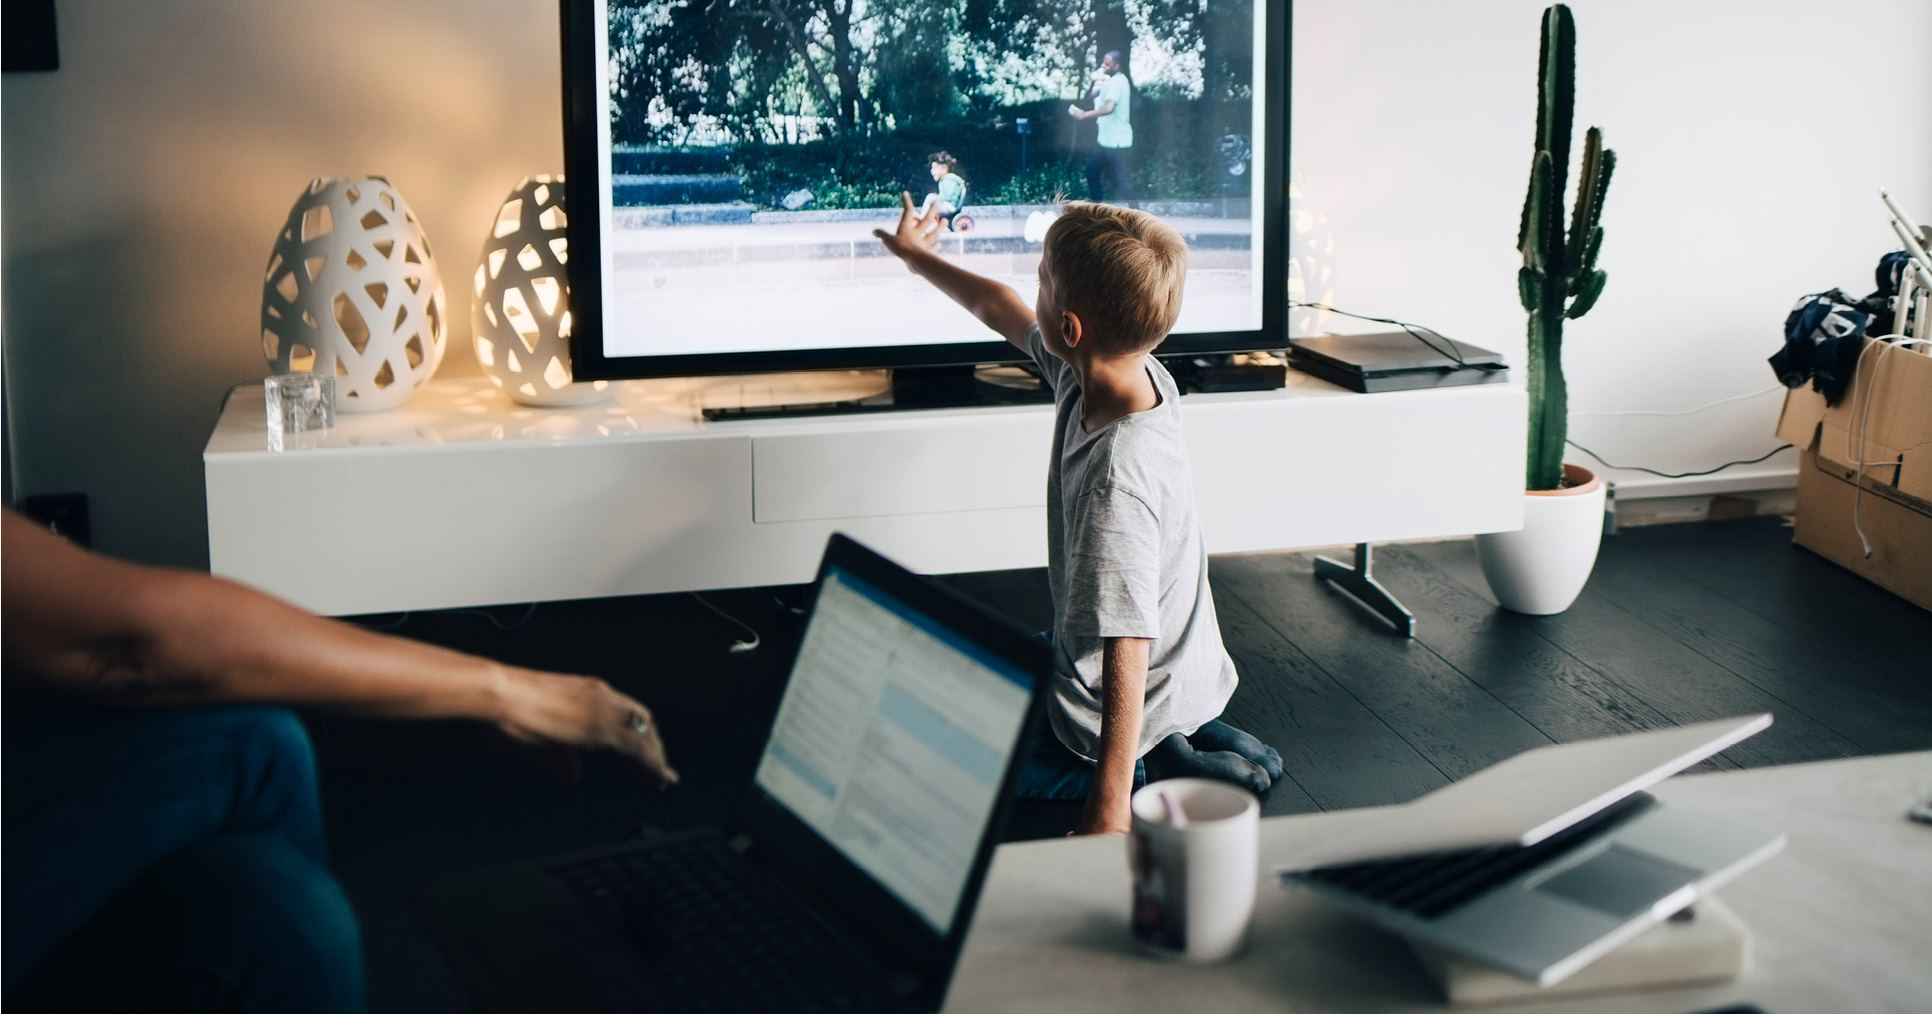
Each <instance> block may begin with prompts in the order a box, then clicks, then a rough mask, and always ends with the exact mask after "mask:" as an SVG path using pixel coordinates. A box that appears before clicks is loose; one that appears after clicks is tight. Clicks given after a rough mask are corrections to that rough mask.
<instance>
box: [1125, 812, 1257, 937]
mask: <svg viewBox="0 0 1932 1014" xmlns="http://www.w3.org/2000/svg"><path fill="white" fill-rule="evenodd" d="M1133 812H1134V829H1133V833H1132V834H1131V835H1129V836H1128V842H1127V857H1128V865H1129V868H1130V869H1131V871H1132V872H1133V877H1134V909H1133V931H1134V938H1135V939H1136V940H1138V941H1140V943H1141V945H1142V946H1144V947H1146V948H1148V949H1149V950H1152V951H1155V952H1156V953H1159V954H1164V955H1167V956H1170V957H1176V958H1181V959H1183V960H1186V961H1198V962H1211V961H1223V960H1226V959H1227V958H1229V957H1232V956H1233V955H1234V953H1235V952H1236V951H1239V950H1240V949H1241V944H1242V943H1243V941H1244V940H1245V939H1246V938H1247V934H1248V922H1249V920H1251V919H1252V918H1253V917H1254V905H1255V884H1256V881H1257V879H1258V877H1257V873H1258V871H1259V869H1260V857H1259V854H1258V853H1259V837H1260V827H1261V824H1260V821H1261V804H1260V803H1259V802H1257V801H1256V800H1255V797H1254V795H1253V793H1250V792H1248V791H1247V790H1245V789H1240V788H1237V787H1235V786H1233V785H1229V784H1227V783H1225V782H1217V781H1211V780H1209V779H1206V778H1172V779H1169V780H1167V781H1164V782H1154V783H1152V784H1150V785H1146V786H1144V787H1142V788H1141V789H1140V791H1138V792H1136V793H1134V799H1133Z"/></svg>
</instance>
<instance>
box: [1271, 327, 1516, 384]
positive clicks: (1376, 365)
mask: <svg viewBox="0 0 1932 1014" xmlns="http://www.w3.org/2000/svg"><path fill="white" fill-rule="evenodd" d="M1288 364H1289V365H1290V366H1292V367H1294V368H1295V369H1297V370H1301V371H1302V372H1304V373H1312V374H1314V375H1315V376H1317V377H1320V378H1322V379H1323V380H1326V381H1328V382H1329V383H1331V384H1338V385H1340V386H1342V387H1346V388H1348V389H1350V390H1352V391H1360V392H1362V393H1364V394H1376V393H1380V392H1382V391H1414V390H1420V389H1424V388H1432V387H1459V386H1462V385H1465V384H1492V383H1499V382H1501V381H1503V380H1506V379H1508V377H1509V367H1508V366H1506V365H1504V363H1503V357H1502V355H1501V354H1500V353H1496V352H1491V351H1490V350H1488V349H1485V348H1478V347H1476V346H1474V345H1469V344H1466V343H1464V342H1459V341H1456V340H1454V339H1451V338H1444V337H1441V336H1439V335H1435V334H1422V335H1416V334H1411V333H1409V332H1407V331H1389V332H1386V333H1382V334H1351V335H1317V336H1315V337H1313V338H1297V339H1295V340H1293V341H1291V342H1289V343H1288Z"/></svg>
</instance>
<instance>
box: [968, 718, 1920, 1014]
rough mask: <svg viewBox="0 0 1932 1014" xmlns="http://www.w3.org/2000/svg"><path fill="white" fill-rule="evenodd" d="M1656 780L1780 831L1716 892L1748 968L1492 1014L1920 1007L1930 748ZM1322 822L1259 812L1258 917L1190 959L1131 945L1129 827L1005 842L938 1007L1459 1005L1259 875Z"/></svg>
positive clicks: (1401, 957)
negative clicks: (1208, 952) (1244, 932)
mask: <svg viewBox="0 0 1932 1014" xmlns="http://www.w3.org/2000/svg"><path fill="white" fill-rule="evenodd" d="M1654 791H1655V794H1656V795H1657V796H1658V797H1659V798H1660V799H1663V800H1666V801H1668V802H1671V803H1682V804H1689V805H1696V806H1698V807H1701V808H1704V809H1706V810H1708V811H1711V812H1714V813H1720V814H1733V815H1735V816H1737V817H1738V818H1740V819H1749V820H1751V821H1752V822H1754V823H1758V824H1761V825H1763V826H1767V827H1776V828H1782V829H1783V830H1784V831H1785V832H1786V833H1787V834H1788V835H1789V843H1788V844H1787V846H1786V848H1785V850H1784V852H1782V853H1781V854H1779V855H1778V856H1776V857H1774V858H1772V859H1771V860H1769V861H1768V862H1766V863H1765V864H1764V865H1762V866H1760V867H1758V868H1756V869H1754V870H1751V871H1749V872H1747V873H1745V874H1744V875H1743V876H1742V877H1740V878H1739V879H1738V880H1736V881H1734V882H1732V883H1731V884H1729V885H1727V886H1726V887H1725V888H1724V889H1723V890H1722V891H1721V892H1719V894H1720V896H1721V897H1722V898H1723V899H1724V902H1725V904H1726V905H1728V906H1730V908H1731V909H1732V910H1733V911H1735V912H1736V913H1737V915H1738V918H1739V919H1741V920H1742V921H1743V922H1744V924H1745V925H1746V927H1748V928H1749V930H1750V932H1751V937H1752V940H1751V947H1752V958H1751V968H1750V969H1749V970H1748V971H1747V972H1746V973H1745V975H1744V976H1743V977H1742V978H1740V979H1739V980H1737V981H1736V982H1735V983H1732V984H1730V985H1727V986H1713V987H1704V988H1697V989H1683V990H1667V991H1657V992H1643V993H1621V994H1614V995H1605V996H1600V997H1595V998H1582V999H1577V1000H1572V1001H1569V1002H1565V1003H1551V1004H1515V1005H1510V1006H1507V1007H1498V1008H1489V1009H1494V1010H1498V1011H1504V1012H1526V1014H1527V1012H1540V1011H1565V1012H1569V1011H1618V1012H1624V1011H1636V1012H1641V1011H1659V1012H1675V1014H1684V1012H1689V1011H1704V1010H1710V1009H1713V1008H1721V1007H1725V1006H1729V1005H1733V1004H1747V1003H1748V1004H1756V1005H1757V1006H1759V1007H1762V1008H1763V1009H1764V1010H1766V1011H1771V1012H1777V1011H1859V1012H1879V1011H1913V1012H1924V1011H1927V1010H1932V826H1928V825H1925V824H1918V823H1914V822H1912V821H1910V820H1908V819H1907V818H1906V816H1905V813H1906V811H1907V810H1908V809H1910V808H1911V806H1912V804H1914V803H1915V802H1917V801H1919V800H1921V799H1924V798H1925V797H1926V796H1927V795H1932V751H1928V752H1924V753H1912V754H1895V755H1891V756H1884V757H1864V758H1857V759H1852V760H1841V761H1827V762H1821V763H1816V764H1800V765H1793V766H1790V767H1777V768H1759V769H1755V770H1751V771H1738V772H1726V773H1722V774H1713V775H1698V776H1685V777H1679V778H1673V779H1670V780H1669V781H1667V782H1665V783H1664V784H1663V785H1661V786H1659V787H1658V788H1657V789H1655V790H1654ZM1335 819H1337V816H1336V815H1332V814H1316V815H1307V816H1299V817H1279V818H1271V819H1269V820H1264V821H1263V822H1262V824H1261V861H1262V865H1263V871H1264V872H1263V876H1262V882H1261V888H1260V890H1261V896H1260V902H1259V906H1258V908H1257V910H1256V914H1255V922H1254V926H1253V929H1252V932H1251V935H1250V938H1249V942H1248V946H1247V949H1246V951H1245V952H1244V953H1243V954H1242V955H1241V956H1240V957H1238V958H1236V959H1235V960H1234V961H1232V962H1230V963H1228V964H1224V965H1210V966H1192V965H1183V964H1178V963H1174V962H1170V961H1165V960H1161V959H1158V958H1154V957H1149V956H1146V955H1144V954H1143V953H1142V952H1140V951H1138V950H1136V949H1135V948H1134V946H1133V944H1132V941H1131V940H1130V939H1129V937H1128V935H1127V914H1128V876H1127V858H1126V849H1125V839H1124V838H1122V837H1109V838H1085V839H1068V840H1065V841H1047V842H1028V843H1024V844H1016V845H1006V846H1002V847H1001V848H1000V849H999V851H998V853H997V854H996V855H995V858H994V862H993V867H992V876H991V877H990V879H989V880H988V882H987V885H986V891H985V893H984V894H983V895H982V897H981V899H980V903H979V912H978V917H977V919H976V920H975V922H974V925H973V929H972V933H971V935H970V936H969V937H968V938H967V942H966V952H965V955H964V957H963V959H962V960H961V963H960V967H959V973H958V975H957V976H956V977H955V978H954V981H953V985H952V992H951V994H950V995H949V997H948V1001H947V1006H946V1009H947V1010H949V1011H1000V1012H1015V1011H1061V1012H1081V1011H1096V1012H1098V1011H1107V1012H1127V1011H1158V1012H1162V1014H1168V1012H1181V1011H1212V1012H1217V1014H1218V1012H1240V1011H1288V1010H1293V1011H1329V1010H1336V1011H1340V1010H1374V1011H1442V1010H1449V1009H1452V1008H1449V1007H1448V1006H1447V1005H1446V1004H1444V1003H1443V1002H1442V1001H1441V1000H1439V999H1438V998H1437V996H1436V994H1435V992H1434V989H1433V987H1432V985H1431V984H1430V982H1429V980H1428V979H1426V978H1425V977H1424V975H1423V973H1422V971H1421V970H1420V969H1419V968H1418V967H1416V965H1415V963H1414V961H1413V960H1412V959H1411V958H1410V957H1409V954H1408V952H1407V950H1406V947H1405V946H1404V945H1403V944H1402V943H1401V942H1400V941H1399V940H1397V939H1396V938H1395V937H1393V936H1390V935H1388V934H1385V933H1383V932H1381V931H1379V930H1376V929H1373V928H1371V927H1369V926H1368V925H1367V924H1365V923H1361V922H1358V921H1356V920H1354V919H1351V918H1349V917H1348V916H1345V915H1342V914H1340V913H1337V912H1333V911H1331V910H1328V909H1326V908H1323V907H1321V906H1320V905H1319V903H1318V902H1316V901H1315V900H1314V899H1313V898H1311V897H1309V896H1307V895H1303V894H1300V893H1297V892H1292V891H1290V890H1288V889H1286V888H1283V887H1280V886H1279V885H1277V884H1276V883H1275V882H1274V880H1273V878H1272V877H1270V876H1268V875H1267V873H1266V870H1267V868H1268V867H1269V865H1270V864H1271V862H1272V861H1273V859H1278V858H1280V857H1281V856H1282V855H1283V854H1284V850H1290V849H1292V848H1293V847H1294V842H1295V841H1297V840H1306V839H1307V837H1308V836H1310V835H1319V834H1320V833H1321V828H1322V826H1323V825H1324V823H1326V822H1330V821H1333V820H1335ZM1342 819H1346V818H1342ZM1271 857H1272V858H1271Z"/></svg>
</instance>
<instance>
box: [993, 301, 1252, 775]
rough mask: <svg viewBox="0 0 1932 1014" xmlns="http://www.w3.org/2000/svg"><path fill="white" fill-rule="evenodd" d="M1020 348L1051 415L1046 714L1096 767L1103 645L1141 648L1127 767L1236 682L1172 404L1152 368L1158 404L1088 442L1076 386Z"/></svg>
mask: <svg viewBox="0 0 1932 1014" xmlns="http://www.w3.org/2000/svg"><path fill="white" fill-rule="evenodd" d="M1026 347H1027V351H1028V353H1029V354H1031V355H1032V356H1033V359H1034V361H1035V362H1037V363H1038V364H1039V366H1040V372H1041V374H1042V375H1043V376H1044V377H1045V378H1046V382H1047V384H1048V385H1049V386H1051V387H1052V388H1053V393H1054V402H1055V417H1054V434H1053V460H1052V463H1051V465H1050V467H1049V469H1048V472H1047V580H1048V583H1049V584H1050V585H1051V588H1052V591H1053V612H1054V617H1053V642H1054V643H1053V654H1054V674H1053V680H1052V691H1053V699H1052V706H1051V707H1049V708H1048V715H1049V717H1050V718H1051V719H1052V723H1053V732H1054V735H1056V736H1058V737H1059V739H1060V742H1062V743H1064V744H1066V746H1067V748H1068V749H1070V750H1072V751H1073V752H1074V753H1077V754H1079V755H1081V756H1082V757H1085V758H1087V759H1088V760H1095V759H1097V758H1096V756H1095V755H1096V753H1097V752H1098V750H1099V746H1100V702H1101V686H1100V674H1101V664H1102V659H1103V640H1104V639H1105V638H1109V637H1145V638H1148V639H1150V640H1151V641H1152V642H1153V643H1151V644H1149V645H1148V650H1147V697H1146V702H1145V704H1144V705H1143V707H1142V710H1141V726H1140V746H1139V749H1138V750H1137V751H1136V756H1139V755H1140V754H1145V753H1146V752H1147V751H1148V750H1151V749H1153V747H1154V744H1156V743H1159V742H1160V741H1161V740H1163V739H1166V738H1167V737H1168V736H1170V735H1172V734H1174V733H1176V732H1179V733H1192V732H1193V731H1194V730H1196V729H1198V728H1200V727H1201V725H1202V724H1203V723H1205V722H1207V721H1208V720H1210V719H1212V718H1215V717H1217V716H1219V715H1220V714H1221V711H1222V709H1223V708H1225V707H1226V706H1227V703H1228V698H1229V697H1231V696H1233V694H1234V686H1235V682H1236V681H1235V673H1234V661H1233V660H1232V659H1230V658H1229V657H1228V651H1227V648H1225V647H1223V646H1222V644H1221V627H1220V624H1219V622H1218V621H1217V620H1216V619H1215V616H1214V595H1213V593H1212V592H1210V591H1209V590H1208V566H1207V548H1206V544H1205V543H1204V542H1203V541H1202V539H1201V523H1200V519H1199V518H1198V517H1197V516H1196V515H1195V511H1194V481H1193V476H1192V474H1191V473H1190V472H1189V470H1188V463H1187V446H1186V444H1185V443H1184V441H1183V440H1182V437H1181V404H1180V391H1179V389H1177V388H1176V387H1175V386H1174V378H1173V377H1172V376H1170V375H1169V374H1168V372H1167V369H1166V367H1163V366H1162V365H1161V364H1160V363H1159V362H1158V361H1157V360H1155V359H1154V358H1153V357H1151V356H1150V357H1148V359H1147V375H1148V377H1149V378H1151V379H1152V380H1153V382H1154V390H1155V391H1156V392H1158V393H1159V395H1160V404H1159V405H1156V406H1155V407H1153V408H1151V409H1148V410H1147V411H1145V412H1135V413H1133V414H1131V415H1128V416H1124V417H1122V418H1120V419H1116V420H1114V421H1113V422H1111V423H1108V424H1107V425H1105V426H1103V427H1101V428H1100V429H1098V430H1095V431H1093V432H1092V433H1089V432H1087V430H1086V425H1085V423H1084V422H1083V421H1082V416H1084V415H1085V414H1086V399H1085V398H1083V397H1082V396H1081V391H1080V381H1079V378H1078V377H1077V376H1075V374H1074V373H1073V370H1072V369H1071V368H1070V367H1068V366H1067V364H1066V363H1064V362H1062V361H1061V360H1059V359H1058V358H1056V357H1055V356H1054V355H1053V354H1052V353H1051V352H1048V351H1047V350H1046V347H1045V346H1044V345H1042V344H1041V342H1040V329H1039V326H1038V325H1037V324H1036V325H1034V326H1033V327H1032V328H1030V329H1028V331H1027V334H1026Z"/></svg>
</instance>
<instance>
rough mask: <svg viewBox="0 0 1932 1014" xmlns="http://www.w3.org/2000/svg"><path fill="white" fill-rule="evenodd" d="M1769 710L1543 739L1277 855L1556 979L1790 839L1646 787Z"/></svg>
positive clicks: (1295, 872)
mask: <svg viewBox="0 0 1932 1014" xmlns="http://www.w3.org/2000/svg"><path fill="white" fill-rule="evenodd" d="M1770 724H1771V716H1770V715H1748V716H1743V717H1740V718H1731V719H1723V720H1719V721H1715V722H1701V723H1698V724H1695V725H1687V726H1682V727H1678V728H1672V729H1659V730H1655V731H1651V732H1643V733H1634V734H1630V735H1624V736H1612V737H1608V738H1605V739H1597V740H1587V741H1584V742H1579V743H1568V744H1564V745H1561V746H1547V747H1542V748H1539V749H1535V750H1530V751H1526V752H1524V753H1521V754H1518V755H1517V756H1515V757H1512V758H1510V759H1508V760H1505V761H1503V762H1501V763H1499V764H1495V765H1492V766H1491V767H1489V768H1486V769H1484V770H1482V771H1479V772H1477V773H1475V774H1473V775H1470V776H1469V777H1467V778H1464V779H1462V780H1461V781H1459V782H1456V783H1455V784H1452V785H1449V786H1446V787H1444V788H1441V789H1438V790H1436V791H1435V792H1432V793H1429V794H1428V795H1425V796H1423V797H1421V798H1420V799H1417V800H1415V801H1413V802H1410V803H1406V804H1403V805H1401V806H1387V807H1378V808H1375V809H1373V810H1368V811H1364V812H1363V813H1362V814H1361V815H1360V816H1359V817H1357V818H1354V819H1351V820H1349V821H1348V822H1347V823H1346V824H1342V825H1338V826H1336V828H1335V829H1334V830H1333V832H1332V833H1329V834H1326V835H1324V836H1323V838H1322V840H1321V841H1319V842H1310V843H1307V844H1306V845H1305V846H1303V847H1301V848H1300V849H1298V850H1297V852H1296V854H1294V855H1291V856H1284V857H1282V858H1283V862H1282V863H1281V865H1280V867H1279V868H1278V870H1277V872H1278V873H1279V874H1280V875H1281V876H1282V879H1283V880H1284V881H1285V882H1286V883H1288V884H1290V885H1291V886H1294V887H1297V888H1300V889H1303V890H1307V891H1310V892H1313V893H1314V894H1316V895H1319V896H1320V897H1322V898H1323V899H1325V900H1327V901H1329V902H1331V903H1333V904H1336V905H1339V906H1340V907H1342V908H1345V909H1347V910H1349V911H1351V912H1354V913H1355V914H1357V915H1360V916H1363V917H1365V918H1367V919H1369V920H1371V921H1373V922H1376V923H1378V924H1380V925H1382V926H1384V927H1386V928H1388V929H1392V930H1394V931H1396V932H1398V933H1400V934H1402V935H1404V936H1406V937H1408V938H1410V939H1411V940H1414V941H1419V942H1422V943H1426V944H1429V945H1432V946H1434V947H1437V948H1440V949H1441V950H1443V951H1445V952H1448V953H1451V954H1455V955H1459V956H1461V957H1465V958H1470V959H1474V960H1476V961H1480V962H1483V963H1485V964H1487V965H1490V966H1492V967H1495V968H1500V969H1503V970H1505V971H1507V972H1510V973H1512V974H1514V975H1517V976H1520V977H1522V978H1524V979H1528V980H1530V981H1532V982H1535V983H1537V984H1539V985H1545V986H1547V985H1550V984H1553V983H1556V982H1559V981H1562V980H1563V979H1564V978H1566V977H1568V976H1569V975H1570V974H1572V973H1574V972H1576V971H1577V970H1578V969H1581V968H1583V967H1584V966H1586V965H1588V964H1589V963H1590V962H1592V961H1594V960H1596V959H1597V958H1599V957H1601V956H1603V955H1604V954H1606V953H1608V952H1610V951H1611V950H1613V949H1615V948H1616V947H1617V946H1618V945H1620V944H1622V943H1624V942H1626V941H1629V940H1631V939H1633V938H1635V937H1636V936H1638V935H1640V934H1642V933H1643V932H1644V931H1645V930H1647V929H1649V928H1650V927H1652V926H1655V925H1657V924H1658V923H1659V922H1661V921H1662V920H1664V919H1666V918H1668V917H1670V915H1672V914H1673V913H1675V912H1677V911H1679V910H1680V909H1682V908H1684V907H1685V906H1687V905H1689V904H1690V903H1691V902H1692V901H1694V900H1696V899H1697V898H1698V897H1700V896H1702V895H1704V894H1705V893H1706V892H1709V891H1710V890H1712V889H1714V888H1716V887H1718V886H1719V885H1721V884H1723V883H1725V882H1726V881H1728V880H1729V879H1731V878H1732V877H1735V876H1737V875H1738V874H1739V873H1742V872H1743V871H1744V870H1746V869H1749V868H1750V867H1752V866H1754V865H1756V864H1757V863H1759V862H1762V861H1763V860H1765V859H1767V858H1769V857H1770V856H1771V855H1773V854H1774V853H1776V852H1777V851H1778V849H1779V848H1781V847H1782V846H1783V843H1784V836H1783V835H1781V834H1777V833H1775V832H1773V831H1770V830H1766V829H1762V828H1756V827H1751V826H1749V825H1748V824H1746V823H1743V822H1738V821H1732V820H1729V819H1725V818H1722V817H1718V816H1715V815H1711V814H1706V813H1700V812H1697V811H1695V810H1690V809H1686V808H1680V807H1665V806H1663V805H1662V804H1660V803H1658V802H1657V801H1656V800H1655V799H1653V798H1652V797H1651V796H1650V795H1649V794H1648V793H1646V792H1644V791H1643V790H1644V789H1646V788H1649V787H1650V786H1652V785H1655V784H1656V783H1657V782H1660V781H1662V780H1663V779H1664V778H1666V777H1668V776H1670V775H1672V774H1675V773H1677V772H1678V771H1681V770H1683V769H1684V768H1686V767H1689V766H1691V765H1692V764H1695V763H1697V762H1698V761H1700V760H1703V759H1704V758H1706V757H1709V756H1711V755H1713V754H1716V753H1717V752H1719V751H1720V750H1723V749H1725V748H1726V747H1728V746H1731V745H1732V744H1734V743H1737V742H1739V741H1740V740H1743V739H1744V738H1746V737H1748V736H1751V735H1755V734H1756V733H1758V732H1760V731H1762V730H1763V729H1765V728H1766V727H1768V726H1769V725H1770Z"/></svg>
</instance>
